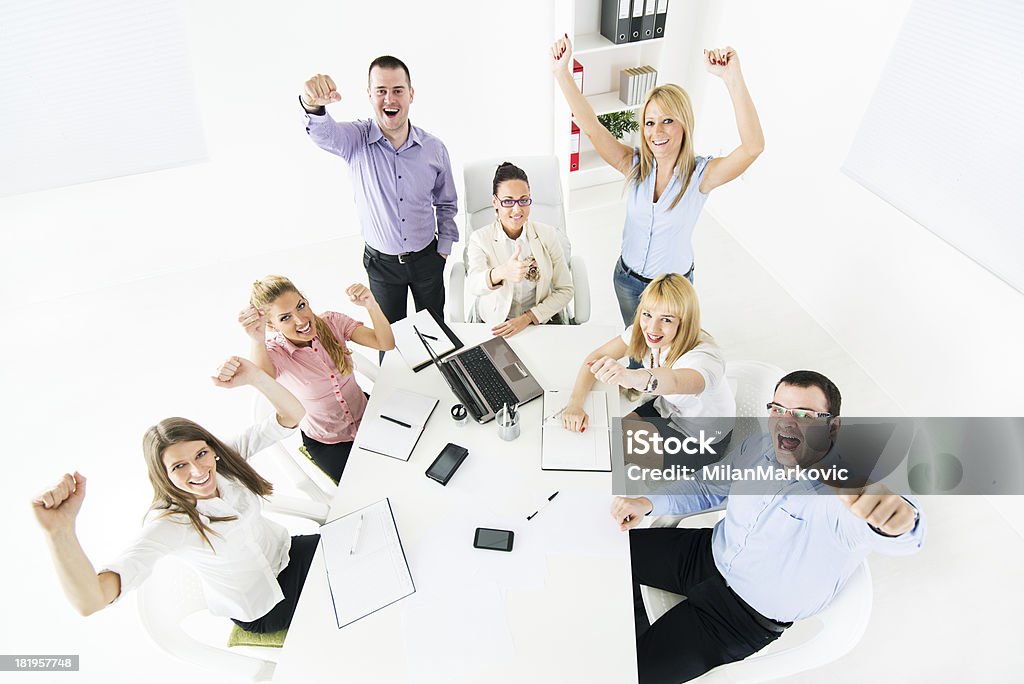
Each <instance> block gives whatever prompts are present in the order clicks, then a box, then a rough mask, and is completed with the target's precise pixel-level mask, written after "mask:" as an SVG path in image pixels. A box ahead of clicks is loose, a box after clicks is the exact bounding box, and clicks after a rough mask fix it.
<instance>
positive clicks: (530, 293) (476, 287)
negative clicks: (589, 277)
mask: <svg viewBox="0 0 1024 684" xmlns="http://www.w3.org/2000/svg"><path fill="white" fill-rule="evenodd" d="M492 192H493V196H492V197H491V204H492V205H494V210H495V212H497V216H496V218H495V220H494V223H492V224H491V225H489V226H486V227H484V228H481V229H479V230H476V231H474V232H473V233H472V234H471V235H470V236H469V246H468V247H467V251H468V256H467V261H468V268H467V270H468V274H467V276H466V289H467V290H468V292H469V294H470V295H472V298H473V300H472V308H471V311H470V320H473V321H483V322H484V323H489V324H491V325H492V326H494V327H493V328H492V332H493V333H494V334H495V335H500V336H502V337H511V336H513V335H515V334H516V333H519V332H521V331H522V330H524V329H525V328H526V327H527V326H528V325H540V324H542V323H548V322H552V323H554V322H567V321H562V320H561V313H560V312H561V311H562V310H563V309H565V307H566V305H567V304H568V303H569V300H570V299H572V296H573V291H574V290H573V285H572V280H571V278H570V276H569V265H568V264H567V263H566V259H565V252H564V251H563V250H562V245H561V243H560V242H559V237H558V232H557V231H556V230H555V229H554V228H552V227H551V226H548V225H545V224H543V223H537V222H535V221H530V220H529V219H530V204H531V203H532V202H533V200H532V199H531V198H530V182H529V180H528V179H527V177H526V172H525V171H523V170H522V169H521V168H519V167H518V166H516V165H515V164H511V163H509V162H504V163H502V164H500V165H498V168H497V170H496V171H495V172H494V180H493V182H492Z"/></svg>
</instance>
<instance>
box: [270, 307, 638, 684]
mask: <svg viewBox="0 0 1024 684" xmlns="http://www.w3.org/2000/svg"><path fill="white" fill-rule="evenodd" d="M452 328H453V330H454V331H455V332H456V334H458V335H459V337H460V338H461V339H462V340H463V342H464V343H466V344H467V345H471V344H475V343H477V342H481V341H483V340H485V339H487V338H489V337H490V332H489V326H484V325H479V324H477V325H474V324H454V325H452ZM618 332H619V331H618V330H616V329H615V328H611V327H604V326H595V325H584V326H559V325H551V326H537V327H534V326H531V327H530V328H527V329H526V330H525V331H523V332H522V333H520V334H519V335H517V336H515V337H513V338H511V339H510V340H509V344H510V345H511V346H512V348H513V349H515V351H516V352H517V353H518V354H519V356H520V358H521V359H522V360H523V362H524V363H525V364H526V365H527V367H528V368H529V369H530V371H531V372H532V373H533V374H534V375H535V376H536V377H537V379H538V381H539V382H540V384H541V386H542V387H544V388H545V389H559V388H566V389H568V388H569V387H571V386H572V383H573V380H574V379H575V376H576V372H577V370H578V369H579V364H580V362H581V361H582V359H583V357H584V356H585V355H586V354H587V353H588V352H589V351H590V350H592V349H594V348H596V347H597V346H599V345H600V344H602V343H604V342H605V341H607V340H608V339H610V338H611V337H612V336H614V335H616V334H618ZM395 388H401V389H407V390H411V391H415V392H419V393H422V394H426V395H429V396H433V397H435V398H437V399H439V400H440V402H439V404H438V406H437V408H436V409H435V410H434V413H433V415H432V416H431V418H430V420H429V422H428V424H427V427H426V429H425V430H424V432H423V435H422V436H421V438H420V441H419V443H418V444H417V446H416V449H415V451H414V452H413V455H412V457H411V458H410V459H409V461H408V462H405V461H400V460H397V459H392V458H389V457H387V456H381V455H378V454H372V453H369V452H365V451H362V450H360V449H358V448H355V449H353V451H352V455H351V457H350V459H349V462H348V465H347V467H346V469H345V474H344V476H343V477H342V480H341V485H340V487H339V488H338V492H337V495H336V496H335V498H334V501H333V504H332V506H331V514H330V517H329V519H333V518H336V517H338V516H340V515H344V514H346V513H349V512H351V511H354V510H356V509H359V508H361V507H363V506H365V505H367V504H370V503H373V502H375V501H378V500H380V499H382V498H384V497H389V498H390V501H391V506H392V508H393V511H394V516H395V522H396V524H397V527H398V532H399V535H400V537H401V540H402V545H403V548H404V550H405V554H406V558H407V560H408V563H409V568H410V571H411V573H412V577H413V582H414V583H415V585H416V593H414V594H413V595H411V596H409V597H407V598H404V599H401V600H400V601H398V602H396V603H394V604H392V605H390V606H387V607H385V608H383V609H382V610H379V611H377V612H375V613H372V614H370V615H368V616H366V617H365V618H362V619H361V620H359V621H357V622H354V623H352V624H350V625H348V626H346V627H344V628H342V629H338V626H337V622H336V621H335V616H334V610H333V607H332V603H331V598H330V590H329V588H328V583H327V576H326V569H325V565H324V559H323V549H322V547H321V548H320V549H318V550H317V553H316V557H315V558H314V559H313V565H312V567H311V568H310V572H309V576H308V578H307V579H306V584H305V587H304V589H303V592H302V597H301V599H300V601H299V605H298V608H297V610H296V613H295V618H294V620H293V621H292V625H291V628H290V630H289V633H288V638H287V642H286V645H285V647H284V649H283V652H282V653H281V658H280V662H279V664H278V666H277V671H276V674H275V681H278V682H299V681H326V680H327V678H330V680H331V681H347V682H359V683H360V684H365V683H369V682H386V683H389V684H390V683H391V682H408V683H409V684H427V683H435V682H436V683H441V682H444V683H446V684H447V683H453V684H454V683H458V682H466V683H468V682H474V683H477V682H484V681H486V682H509V683H512V682H516V683H519V682H523V681H535V682H616V683H622V682H634V681H636V652H635V645H634V644H635V642H634V636H633V634H634V631H633V630H634V628H633V610H632V594H631V583H630V569H629V550H628V547H629V544H628V539H627V536H626V535H625V534H623V533H621V532H619V530H618V528H617V526H616V525H615V523H614V521H613V520H612V519H611V516H610V515H609V504H610V501H611V496H610V495H611V474H610V473H593V472H552V471H542V470H541V468H540V461H541V430H540V425H541V420H542V408H543V406H542V405H543V399H542V398H538V399H535V400H534V401H532V402H530V403H529V404H527V405H526V406H523V407H522V408H521V410H520V415H521V418H520V420H521V423H522V434H521V435H520V437H519V438H518V439H517V440H514V441H511V442H504V441H502V440H500V439H499V438H498V436H497V433H496V429H495V424H494V422H493V421H492V422H491V423H488V424H486V425H478V424H476V423H475V422H473V421H472V419H470V420H469V421H468V422H467V423H466V424H464V425H457V424H456V423H455V422H454V421H453V420H452V419H451V417H450V414H449V409H450V408H451V406H452V405H453V404H454V403H456V399H455V397H454V395H453V394H452V393H451V391H450V390H449V389H448V387H447V385H446V384H445V383H444V380H443V379H442V377H441V375H440V373H439V372H438V371H437V370H436V369H435V368H433V367H429V368H426V369H424V370H422V371H420V372H419V373H413V372H412V371H411V370H409V369H408V368H407V367H406V365H405V363H404V362H403V360H402V358H401V356H400V355H399V354H398V352H390V353H388V354H387V355H386V357H385V361H384V364H383V366H382V368H381V372H380V376H379V378H378V379H377V381H376V383H375V384H374V390H373V394H372V397H371V399H370V403H369V406H368V407H367V412H368V415H371V414H373V413H374V412H375V411H380V410H381V407H382V406H384V405H386V401H387V397H388V395H389V394H390V392H392V391H394V389H395ZM595 389H601V390H604V391H606V392H607V393H608V399H609V401H608V407H609V417H610V418H611V417H615V416H618V415H620V414H619V397H618V393H617V391H616V390H615V389H614V388H609V387H607V386H603V385H600V384H599V385H597V386H596V387H595ZM547 410H548V412H549V413H550V412H551V411H552V410H554V409H552V408H551V407H548V409H547ZM448 442H454V443H456V444H459V445H461V446H464V447H466V448H467V449H469V456H468V457H467V458H466V460H465V462H464V463H463V464H462V466H461V467H460V468H459V469H458V471H456V473H455V475H454V476H453V477H452V479H451V481H450V482H449V483H448V485H447V486H445V487H442V486H441V485H440V484H438V483H437V482H434V481H433V480H430V479H428V478H427V477H426V476H425V475H424V471H425V470H426V469H427V467H428V466H429V465H430V463H431V462H432V461H433V460H434V458H435V457H436V456H437V454H438V453H439V452H440V451H441V449H442V448H443V447H444V445H445V444H447V443H448ZM358 443H359V441H358V439H357V440H356V444H357V445H358ZM554 491H558V492H559V495H558V496H557V497H556V498H555V499H554V500H553V501H551V503H550V504H549V505H548V506H547V507H546V508H545V509H544V510H543V511H541V513H540V514H539V515H537V516H536V517H535V518H534V519H533V520H532V521H527V520H526V516H527V515H528V514H529V513H532V512H533V511H534V510H536V508H537V504H538V503H539V502H541V501H543V500H544V499H545V498H546V497H548V496H549V495H550V494H551V493H552V492H554ZM477 527H494V528H500V529H511V530H513V531H514V532H515V545H514V548H513V550H512V552H511V553H503V552H498V551H485V550H480V549H474V548H473V546H472V543H473V532H474V530H475V528H477Z"/></svg>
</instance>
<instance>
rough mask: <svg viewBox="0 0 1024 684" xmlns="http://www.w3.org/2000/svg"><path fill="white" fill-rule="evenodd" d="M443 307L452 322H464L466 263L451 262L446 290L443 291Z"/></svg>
mask: <svg viewBox="0 0 1024 684" xmlns="http://www.w3.org/2000/svg"><path fill="white" fill-rule="evenodd" d="M445 309H447V310H448V320H449V321H451V322H452V323H465V322H466V265H465V264H464V263H461V262H456V263H454V264H452V270H451V273H450V274H449V275H448V292H446V293H445Z"/></svg>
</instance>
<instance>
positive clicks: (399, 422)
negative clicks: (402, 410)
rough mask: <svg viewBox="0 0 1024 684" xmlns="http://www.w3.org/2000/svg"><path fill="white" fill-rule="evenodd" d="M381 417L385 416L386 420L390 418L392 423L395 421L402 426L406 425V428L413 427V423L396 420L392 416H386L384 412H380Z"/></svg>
mask: <svg viewBox="0 0 1024 684" xmlns="http://www.w3.org/2000/svg"><path fill="white" fill-rule="evenodd" d="M380 417H381V418H383V419H384V420H390V421H391V422H392V423H395V424H396V425H401V426H402V427H406V428H411V427H412V425H409V424H408V423H403V422H402V421H400V420H395V419H394V418H392V417H391V416H385V415H384V414H383V413H382V414H380Z"/></svg>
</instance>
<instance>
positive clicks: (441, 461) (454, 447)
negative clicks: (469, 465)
mask: <svg viewBox="0 0 1024 684" xmlns="http://www.w3.org/2000/svg"><path fill="white" fill-rule="evenodd" d="M466 456H469V450H467V449H466V448H465V447H460V446H459V445H458V444H452V443H451V442H449V443H448V444H447V445H446V446H445V448H444V449H442V450H441V453H440V454H438V455H437V458H435V459H434V462H433V463H431V464H430V467H429V468H427V471H426V475H427V477H429V478H430V479H431V480H436V481H437V482H440V483H441V484H442V485H446V484H448V480H450V479H452V475H454V474H455V471H456V470H458V468H459V466H460V465H462V462H463V461H465V460H466Z"/></svg>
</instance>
